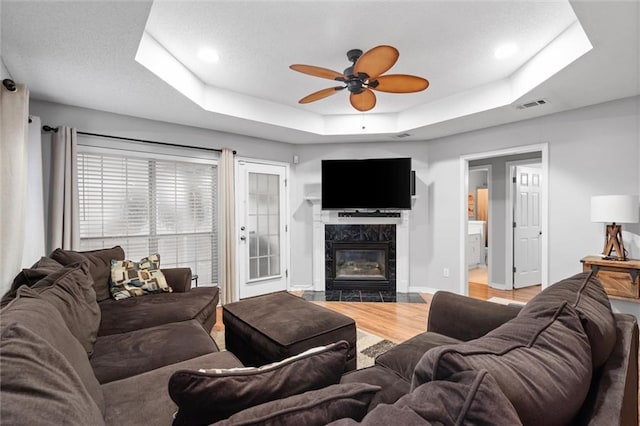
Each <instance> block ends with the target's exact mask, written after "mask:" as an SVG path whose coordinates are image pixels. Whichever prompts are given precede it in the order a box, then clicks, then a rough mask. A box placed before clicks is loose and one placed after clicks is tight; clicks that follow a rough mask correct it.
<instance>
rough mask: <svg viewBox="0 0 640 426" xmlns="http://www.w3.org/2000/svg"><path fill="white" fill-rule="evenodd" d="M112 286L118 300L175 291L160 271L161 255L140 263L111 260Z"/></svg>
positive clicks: (150, 257) (144, 259)
mask: <svg viewBox="0 0 640 426" xmlns="http://www.w3.org/2000/svg"><path fill="white" fill-rule="evenodd" d="M110 286H111V288H110V291H111V295H112V296H113V298H114V299H116V300H122V299H127V298H129V297H138V296H144V295H145V294H154V293H171V292H172V291H173V290H172V289H171V287H169V284H167V280H166V278H165V277H164V274H163V273H162V271H161V270H160V255H159V254H152V255H150V256H147V257H143V258H142V259H140V261H139V262H132V261H131V260H115V259H113V260H111V281H110Z"/></svg>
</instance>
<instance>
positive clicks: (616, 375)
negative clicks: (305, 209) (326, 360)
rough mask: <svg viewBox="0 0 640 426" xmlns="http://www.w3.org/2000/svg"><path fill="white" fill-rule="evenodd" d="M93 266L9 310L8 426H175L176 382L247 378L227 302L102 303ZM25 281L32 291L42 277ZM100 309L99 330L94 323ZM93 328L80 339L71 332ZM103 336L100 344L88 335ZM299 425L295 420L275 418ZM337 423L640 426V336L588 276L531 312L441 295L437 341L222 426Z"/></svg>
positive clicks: (1, 401)
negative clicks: (222, 324)
mask: <svg viewBox="0 0 640 426" xmlns="http://www.w3.org/2000/svg"><path fill="white" fill-rule="evenodd" d="M94 254H95V253H94ZM103 254H104V253H103ZM109 255H113V253H110V254H109ZM93 260H94V264H93V266H96V265H95V264H96V262H95V261H96V259H93ZM42 263H43V267H44V266H47V268H51V267H53V269H56V268H55V265H52V264H51V263H50V262H48V261H44V262H42ZM89 264H90V262H80V263H70V264H68V265H67V266H65V267H64V270H65V273H62V274H61V273H60V272H56V271H53V272H51V271H50V274H51V273H53V274H57V275H55V277H56V280H51V279H49V281H48V282H49V285H55V286H57V287H60V288H63V289H65V292H64V294H62V293H56V292H55V291H53V290H50V291H44V290H42V288H39V287H38V285H37V284H36V285H33V284H34V283H31V288H28V286H26V287H22V288H20V289H15V288H14V289H13V294H12V295H13V300H12V301H9V300H10V299H11V297H8V298H5V300H4V304H5V307H4V308H3V309H2V310H1V311H0V333H1V339H0V351H1V353H2V356H1V357H0V363H1V364H2V365H1V366H0V374H1V378H0V382H1V383H0V386H1V391H2V394H1V395H0V416H1V417H0V418H2V421H3V423H5V422H7V424H58V423H59V424H78V425H79V424H83V425H87V424H91V425H94V424H95V425H99V424H108V425H111V424H113V425H116V424H117V425H147V424H149V425H150V424H153V425H161V424H166V425H168V424H171V423H172V421H173V415H174V413H175V412H176V410H177V406H176V405H175V403H174V402H173V401H172V400H171V398H170V396H169V392H168V389H167V388H168V383H169V382H170V378H171V377H172V376H173V375H174V373H176V372H178V371H189V370H198V369H201V368H219V369H224V368H237V367H242V366H243V365H242V363H241V362H240V361H238V359H237V358H236V357H235V356H234V355H233V354H232V353H231V352H229V351H222V352H218V348H217V347H216V346H215V343H214V342H213V341H212V340H211V338H210V336H209V334H208V330H210V327H211V325H212V324H213V322H215V310H213V311H211V312H212V314H208V312H209V310H210V306H211V305H213V307H214V309H215V305H216V304H217V301H218V300H217V299H218V293H217V289H205V288H202V289H191V290H189V288H188V285H187V284H186V283H189V282H190V280H189V279H188V278H189V277H188V276H187V275H183V274H182V273H178V272H177V271H176V272H175V273H176V275H175V278H172V279H171V280H169V281H170V283H171V285H172V286H173V285H174V282H176V281H174V280H177V281H179V282H181V283H183V285H182V286H181V285H180V284H175V285H176V287H174V289H175V290H176V291H175V292H174V293H171V294H161V295H149V296H143V297H139V298H136V299H132V300H131V301H130V302H129V299H127V300H124V301H118V302H112V301H110V300H107V299H105V300H102V301H100V302H96V301H95V295H96V294H97V293H98V292H97V291H96V290H94V291H93V293H92V292H91V291H88V290H87V289H88V288H90V284H89V287H87V281H86V280H83V276H85V277H87V276H90V275H91V274H90V272H89V271H90V269H91V268H90V265H89ZM34 266H36V268H33V269H38V268H37V266H38V265H34ZM45 269H46V268H45ZM94 273H96V271H95V270H94ZM185 273H187V272H186V271H185ZM170 274H171V272H170V273H169V274H167V277H168V276H169V275H170ZM25 275H26V277H27V278H30V279H32V278H33V277H36V276H37V271H27V272H26V273H23V277H22V278H23V279H25ZM96 276H98V274H97V273H96ZM180 277H181V278H180ZM52 281H55V284H53V283H52ZM90 281H91V280H90ZM90 281H89V282H90ZM74 283H75V285H74ZM179 290H182V291H181V292H180V291H179ZM11 293H12V292H10V294H9V296H11ZM72 293H73V294H72ZM69 294H71V295H72V296H73V297H72V299H73V300H74V304H72V305H69V306H76V308H77V306H85V305H86V306H85V307H84V308H83V309H71V308H70V309H62V310H61V309H59V307H60V306H61V305H60V304H59V303H58V301H59V300H58V299H59V298H60V297H62V296H65V297H66V295H69ZM92 294H93V297H94V299H92ZM61 295H62V296H61ZM180 295H188V296H189V297H185V298H184V299H181V298H179V297H178V296H180ZM194 295H197V296H194ZM164 297H167V298H166V299H163V298H164ZM147 298H148V299H147ZM191 298H193V299H191ZM145 299H146V300H147V301H148V302H147V301H145ZM183 300H184V306H183V304H182V301H183ZM122 302H129V303H130V304H131V305H127V304H123V305H120V303H122ZM7 303H8V304H7ZM96 304H97V305H98V306H99V307H100V310H99V311H98V312H99V313H100V314H101V319H98V324H99V326H96V325H95V324H94V323H95V321H96V319H95V309H91V307H92V306H93V307H95V305H96ZM134 310H139V312H144V314H143V315H140V316H137V315H133V311H134ZM76 311H78V312H76ZM154 312H157V314H154ZM154 315H155V316H154ZM83 316H84V317H85V318H86V319H85V320H84V321H83V324H84V327H77V326H74V321H76V320H77V319H78V318H82V317H83ZM91 318H93V319H91ZM164 321H166V322H164ZM93 329H95V333H93V335H94V336H95V340H93V341H91V340H92V337H91V336H92V333H91V332H87V330H89V331H91V330H93ZM345 360H346V358H345ZM307 368H311V367H307ZM300 373H301V374H303V372H302V371H301V372H300ZM349 386H351V387H353V389H351V388H350V387H349ZM363 386H365V388H364V391H365V392H368V393H369V394H372V393H374V395H373V398H372V399H371V398H369V399H366V401H367V404H368V413H367V414H366V416H364V418H362V416H360V417H358V418H356V419H351V418H342V419H340V417H343V416H344V415H346V414H344V415H343V416H341V415H340V413H342V412H341V411H340V409H339V408H337V407H340V405H339V404H341V403H343V401H340V400H338V399H339V397H343V396H345V397H349V395H351V393H350V392H353V393H354V394H356V393H358V392H363ZM36 390H37V392H36ZM339 394H340V395H339ZM522 395H524V396H525V398H522ZM369 400H371V402H370V403H369V402H368V401H369ZM211 403H212V404H215V401H211ZM360 403H362V402H360ZM319 404H320V405H319ZM321 404H325V405H321ZM307 407H308V409H307ZM318 407H320V408H319V409H318ZM330 407H333V408H332V409H331V410H329V408H330ZM536 407H543V409H539V408H536ZM307 410H308V413H307V414H305V413H306V411H307ZM336 410H337V413H336ZM294 411H296V412H297V414H296V417H291V416H290V417H286V416H284V417H283V416H279V417H278V416H275V417H274V415H273V414H274V413H278V415H280V414H282V413H285V414H286V413H289V414H290V413H293V412H294ZM300 411H302V414H301V415H300ZM329 411H331V413H332V414H331V415H332V416H333V417H332V418H331V420H335V419H339V420H337V421H335V422H334V424H336V425H354V424H359V423H358V422H361V424H363V425H387V424H415V425H420V424H424V425H428V424H496V425H513V424H519V423H522V424H545V425H547V424H548V425H553V424H580V425H583V424H584V425H586V424H589V425H614V424H615V425H617V424H621V425H632V424H633V425H637V424H638V326H637V322H636V319H635V318H634V317H632V316H630V315H624V314H612V313H611V308H610V305H609V302H608V299H607V296H606V294H604V291H603V290H602V287H601V286H600V284H599V282H598V280H597V279H596V278H595V277H593V276H592V275H590V274H586V273H585V274H579V275H576V276H574V277H571V278H569V279H566V280H563V281H561V282H559V283H557V284H555V285H553V286H550V287H549V288H548V289H546V290H545V291H544V292H542V293H541V294H540V295H539V296H537V297H536V298H534V299H533V300H532V301H530V302H529V303H528V304H527V306H526V307H525V308H523V309H521V308H519V307H514V306H502V305H497V304H494V303H490V302H483V301H478V300H474V299H470V298H467V297H463V296H459V295H455V294H452V293H447V292H439V293H436V295H434V297H433V300H432V302H431V306H430V311H429V320H428V329H427V331H426V332H424V333H422V334H420V335H418V336H415V337H414V338H412V339H409V340H408V341H406V342H404V343H402V344H400V345H398V346H396V347H395V348H393V349H391V350H390V351H388V352H387V353H385V354H383V355H381V356H379V357H378V358H377V359H376V363H375V365H374V366H373V367H369V368H365V369H362V370H356V371H353V372H350V373H346V374H344V375H343V376H342V379H341V382H340V384H338V385H332V386H328V387H325V388H322V389H318V390H314V391H312V392H306V393H304V394H300V395H294V396H289V397H287V398H282V399H278V400H274V401H270V402H267V403H264V404H261V405H258V406H255V407H250V408H247V409H245V410H243V411H240V412H239V413H237V414H235V415H233V416H231V417H230V418H229V419H227V420H222V421H221V422H220V424H228V425H233V424H236V425H237V424H256V423H260V422H262V424H305V425H311V424H325V423H329V421H328V420H327V418H328V417H327V416H326V413H327V412H329ZM363 414H364V413H363ZM301 419H303V423H300V421H302V420H301ZM296 422H297V423H296Z"/></svg>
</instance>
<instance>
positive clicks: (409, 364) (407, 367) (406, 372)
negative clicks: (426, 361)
mask: <svg viewBox="0 0 640 426" xmlns="http://www.w3.org/2000/svg"><path fill="white" fill-rule="evenodd" d="M456 343H460V340H458V339H454V338H452V337H448V336H443V335H442V334H438V333H431V332H426V333H421V334H418V335H417V336H414V337H412V338H411V339H409V340H407V341H405V342H402V343H400V344H399V345H397V346H395V347H393V348H391V349H389V350H388V351H387V352H385V353H383V354H381V355H380V356H378V357H377V358H376V361H375V363H376V365H380V366H382V367H385V368H388V369H390V370H392V371H395V372H396V373H397V374H399V375H400V376H401V377H402V378H404V379H405V380H406V381H407V382H411V379H412V377H413V370H414V369H415V367H416V365H417V364H418V362H419V361H420V359H421V358H422V355H424V354H425V353H426V352H427V351H428V350H429V349H432V348H435V347H437V346H442V345H454V344H456Z"/></svg>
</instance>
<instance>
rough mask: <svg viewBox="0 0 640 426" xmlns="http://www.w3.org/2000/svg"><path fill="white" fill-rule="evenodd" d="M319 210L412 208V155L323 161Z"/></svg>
mask: <svg viewBox="0 0 640 426" xmlns="http://www.w3.org/2000/svg"><path fill="white" fill-rule="evenodd" d="M322 209H324V210H340V209H398V210H409V209H411V158H372V159H367V160H323V161H322Z"/></svg>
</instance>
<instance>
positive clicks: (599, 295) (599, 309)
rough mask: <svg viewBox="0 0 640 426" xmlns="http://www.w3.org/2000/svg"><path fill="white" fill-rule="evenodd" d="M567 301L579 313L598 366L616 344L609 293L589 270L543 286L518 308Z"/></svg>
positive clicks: (594, 363) (526, 308) (533, 308)
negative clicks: (543, 288) (525, 303)
mask: <svg viewBox="0 0 640 426" xmlns="http://www.w3.org/2000/svg"><path fill="white" fill-rule="evenodd" d="M563 301H567V302H569V304H571V306H573V307H574V308H575V309H576V311H578V315H579V316H580V320H581V321H582V325H583V327H584V330H585V332H586V333H587V337H588V338H589V342H591V359H592V362H593V366H594V368H598V367H600V366H601V365H602V364H604V363H605V361H606V360H607V359H608V358H609V355H611V351H613V347H614V346H615V344H616V323H615V320H614V318H613V312H612V311H611V303H610V302H609V297H608V296H607V293H605V291H604V288H603V287H602V285H601V284H600V281H599V280H598V279H597V278H596V276H595V275H594V274H593V272H583V273H581V274H577V275H574V276H573V277H570V278H567V279H564V280H562V281H560V282H558V283H556V284H554V285H552V286H549V287H547V288H546V289H545V290H543V291H542V292H541V293H540V294H538V295H537V296H536V297H534V298H533V299H532V300H531V301H530V302H529V303H527V305H526V306H525V307H524V308H523V309H522V311H520V314H519V315H523V316H524V315H529V313H530V312H531V311H535V310H537V309H539V307H540V306H542V307H543V308H544V307H545V306H548V305H549V304H553V303H555V304H560V303H561V302H563Z"/></svg>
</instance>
